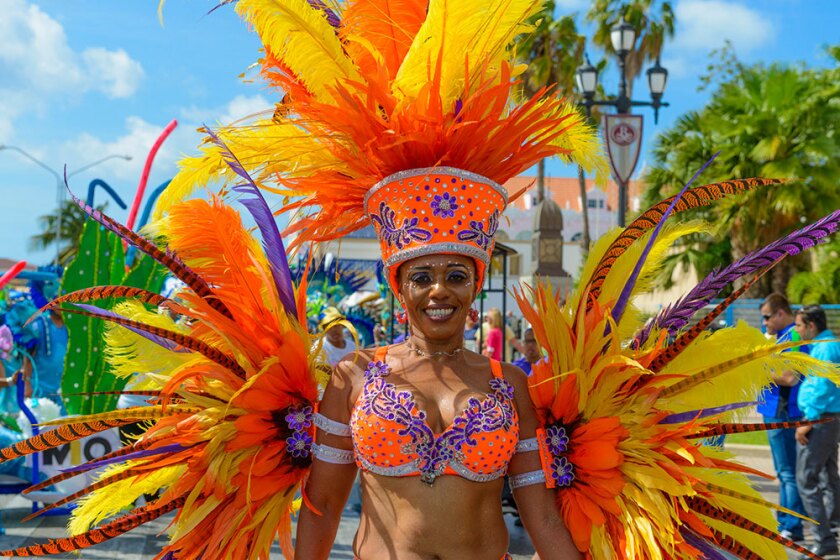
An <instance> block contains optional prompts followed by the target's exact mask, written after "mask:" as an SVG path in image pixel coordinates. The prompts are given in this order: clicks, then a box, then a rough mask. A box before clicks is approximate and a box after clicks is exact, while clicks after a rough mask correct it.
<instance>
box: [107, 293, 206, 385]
mask: <svg viewBox="0 0 840 560" xmlns="http://www.w3.org/2000/svg"><path fill="white" fill-rule="evenodd" d="M114 312H116V313H118V314H120V315H123V316H124V317H128V318H129V319H132V320H134V321H140V322H142V323H145V324H147V325H152V326H154V327H160V328H164V329H168V330H172V331H175V332H180V333H182V334H187V329H186V328H184V327H183V326H181V325H180V324H179V323H176V322H175V321H174V320H173V319H172V317H170V315H169V313H164V312H157V311H149V310H148V309H146V308H145V307H144V306H143V304H142V303H140V302H136V301H125V302H122V303H119V304H117V305H116V306H114ZM106 325H107V326H106V328H105V342H106V344H105V359H106V360H107V361H108V364H109V365H110V366H111V372H112V373H113V374H114V375H116V376H118V377H131V376H133V375H134V374H135V373H136V372H165V373H166V374H167V375H172V373H173V372H174V370H176V369H177V368H179V367H180V366H182V365H184V364H187V363H190V362H192V361H194V360H195V357H196V355H195V354H194V353H192V352H167V351H163V350H162V349H161V347H160V346H158V345H157V344H156V343H154V342H152V341H151V340H149V339H148V338H146V337H144V336H140V335H139V334H137V333H135V332H133V331H130V330H128V329H126V328H123V327H120V326H119V325H116V324H113V323H106ZM148 379H150V380H152V379H154V378H151V377H149V378H148ZM134 388H135V389H141V388H148V389H161V388H162V386H160V385H159V384H157V383H150V384H148V386H147V385H144V386H142V387H141V386H135V387H134Z"/></svg>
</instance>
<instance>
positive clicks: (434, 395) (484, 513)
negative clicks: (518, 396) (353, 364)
mask: <svg viewBox="0 0 840 560" xmlns="http://www.w3.org/2000/svg"><path fill="white" fill-rule="evenodd" d="M381 352H382V351H380V354H379V355H380V356H381V355H382V354H381ZM407 356H408V354H407V352H404V349H403V348H400V347H397V348H396V349H394V350H392V351H391V352H390V353H389V355H388V356H387V359H386V360H385V363H387V366H388V367H387V372H386V375H385V376H383V377H381V378H379V379H375V378H374V377H375V376H371V375H370V372H369V371H368V372H367V373H366V379H365V380H364V381H363V382H362V383H360V384H359V386H358V387H357V388H356V391H355V394H354V402H355V403H356V404H355V406H354V411H353V421H352V422H351V424H352V425H353V430H354V439H355V440H356V441H354V447H355V448H356V455H357V462H359V463H360V465H361V466H362V477H361V478H362V485H363V502H362V519H361V522H360V528H359V533H358V535H357V538H356V544H355V549H356V552H357V554H358V555H359V557H360V558H361V559H362V560H368V559H369V558H400V559H401V560H402V559H403V558H405V559H410V560H414V559H421V558H422V559H431V558H441V559H444V558H464V559H467V560H469V559H472V558H476V559H482V558H489V557H490V556H488V554H490V555H491V556H493V555H496V556H497V557H501V555H502V554H503V553H504V551H505V549H506V546H507V540H508V535H507V530H506V526H505V524H504V520H503V518H502V514H501V498H500V496H501V489H502V480H503V479H502V478H501V476H502V475H503V474H504V470H505V469H506V466H507V462H508V461H509V459H510V456H512V453H513V449H514V448H515V445H516V442H517V441H518V416H517V413H516V410H515V407H514V405H513V398H512V389H510V387H509V385H507V383H506V382H505V381H504V379H503V378H501V370H500V368H498V369H497V372H498V373H497V374H496V375H493V374H491V371H490V370H491V368H490V366H489V363H488V360H487V359H486V358H483V357H481V356H478V355H476V354H472V353H468V352H463V356H459V357H458V359H457V360H456V361H454V362H453V363H451V364H445V363H443V364H442V363H439V362H433V361H431V360H418V359H416V357H415V358H412V359H411V360H407V359H406V357H407ZM372 362H375V360H372ZM406 364H408V368H406ZM368 370H370V368H368ZM494 380H495V381H494ZM372 404H375V406H372ZM402 405H404V406H402ZM406 413H408V414H406ZM392 417H394V418H402V425H403V427H404V428H405V429H404V430H400V424H399V422H397V423H396V424H395V423H394V422H393V421H390V420H391V418H392ZM360 426H362V429H360ZM418 426H422V429H418ZM400 432H402V434H400ZM455 432H457V434H456V433H455ZM412 433H416V434H419V438H418V437H412ZM429 433H431V434H432V436H431V437H433V439H431V438H430V436H429V435H428V434H429ZM423 434H426V435H425V436H424V435H423ZM378 436H381V437H378ZM447 437H448V440H447ZM488 438H489V439H490V440H492V444H491V445H490V446H489V447H488ZM360 439H361V441H360ZM389 440H390V441H389ZM501 440H504V441H501ZM447 441H448V442H449V443H452V442H454V443H455V445H449V444H448V443H447ZM418 443H419V444H420V445H419V446H418ZM429 444H431V445H435V444H439V447H440V449H439V450H438V451H435V452H433V453H432V452H429ZM379 445H382V446H383V447H384V448H386V449H387V448H388V447H389V446H390V448H391V449H390V450H389V451H388V452H387V454H388V455H393V457H392V458H391V459H390V461H388V460H382V459H383V458H382V456H381V455H379V454H376V453H375V452H374V448H377V449H378V447H377V446H379ZM482 446H483V447H482ZM395 447H401V448H402V449H394V448H395ZM447 449H448V450H449V451H446V450H447ZM441 450H443V452H442V453H440V452H439V451H441ZM392 451H395V452H394V453H391V452H392ZM491 453H492V454H493V455H494V457H492V458H491V457H489V456H490V454H491ZM441 455H443V457H444V459H447V458H451V459H452V461H451V462H450V461H444V463H446V464H445V465H441V464H440V462H439V461H438V460H439V459H440V458H441ZM499 456H503V459H500V458H499ZM430 457H431V459H432V460H429V459H430ZM484 458H486V459H487V460H484ZM367 461H373V462H375V463H377V464H379V465H383V466H388V467H392V466H395V465H396V466H399V465H402V468H401V469H400V468H397V469H390V470H388V469H385V470H381V469H380V470H377V469H376V468H374V469H373V470H371V469H370V468H369V467H371V465H370V464H369V463H367ZM436 461H438V462H437V463H436ZM442 466H443V467H446V468H444V469H442V468H441V467H442ZM366 467H368V468H366ZM452 467H455V468H454V469H453V468H452ZM465 467H467V469H466V470H465ZM435 468H436V469H437V470H435ZM373 471H376V472H373ZM409 471H413V472H411V474H409V475H408V476H405V474H408V473H409ZM418 471H420V472H418ZM400 472H401V473H402V474H403V476H399V475H398V473H400ZM458 472H461V473H463V474H465V475H466V476H467V477H469V478H465V477H464V476H460V475H459V474H458ZM383 474H397V475H396V476H393V475H392V476H384V475H383ZM412 474H413V475H412ZM418 474H419V475H423V476H422V478H421V477H420V476H416V475H418ZM470 478H472V479H473V480H470ZM422 480H425V481H426V482H425V483H424V482H423V481H422ZM479 481H480V482H479ZM496 552H498V554H496Z"/></svg>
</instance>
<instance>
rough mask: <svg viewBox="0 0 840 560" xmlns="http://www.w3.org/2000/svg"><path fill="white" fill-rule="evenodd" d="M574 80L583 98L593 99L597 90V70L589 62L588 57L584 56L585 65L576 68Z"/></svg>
mask: <svg viewBox="0 0 840 560" xmlns="http://www.w3.org/2000/svg"><path fill="white" fill-rule="evenodd" d="M575 80H576V81H577V87H578V89H579V90H580V92H581V93H582V94H583V96H584V98H587V99H592V98H593V97H595V90H596V89H598V69H597V68H595V67H594V66H592V63H591V62H589V55H586V63H585V64H582V65H581V66H579V67H578V69H577V72H576V76H575Z"/></svg>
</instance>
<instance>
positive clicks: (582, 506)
mask: <svg viewBox="0 0 840 560" xmlns="http://www.w3.org/2000/svg"><path fill="white" fill-rule="evenodd" d="M775 183H777V181H772V180H763V179H757V180H750V181H735V182H728V183H727V184H726V185H725V186H724V187H723V188H718V187H717V186H715V185H706V186H703V187H698V188H695V189H694V190H693V191H692V190H687V191H686V192H687V193H689V195H688V199H686V200H684V201H682V200H679V199H670V200H668V201H665V202H663V203H661V204H659V205H657V206H655V207H653V208H652V209H651V210H649V211H648V212H646V213H643V214H642V217H641V218H640V219H638V220H636V221H635V222H634V223H633V224H631V226H630V227H629V228H627V229H626V230H624V231H617V232H613V233H612V234H608V235H607V236H605V238H604V239H602V240H601V241H600V242H599V243H598V244H596V245H595V247H594V248H593V251H592V252H591V253H590V255H589V259H588V261H587V263H586V266H585V267H584V269H583V276H582V279H581V282H580V284H579V289H578V291H577V292H575V293H573V294H571V296H570V297H569V298H568V301H567V302H565V303H561V302H560V300H559V299H558V297H559V296H558V295H555V294H553V293H552V289H551V287H550V286H548V285H547V284H544V283H538V284H537V285H536V286H534V287H533V288H525V289H524V290H518V291H517V292H516V297H517V300H518V302H519V305H520V308H521V309H522V312H523V315H524V317H525V319H526V321H528V322H529V323H531V324H532V325H533V328H534V334H535V337H536V338H537V340H538V342H539V343H540V345H541V346H542V348H543V353H544V356H545V358H544V359H543V360H542V361H540V362H538V363H536V364H533V367H532V374H531V376H530V377H529V388H530V392H531V397H532V399H533V401H534V404H535V405H536V407H537V411H538V415H539V417H540V420H541V422H542V424H543V426H544V427H543V430H542V431H538V439H539V444H540V455H541V462H542V464H543V471H544V475H545V478H546V480H547V485H548V486H549V487H552V488H554V489H555V492H556V495H557V507H558V513H559V514H560V515H561V516H562V517H563V520H564V522H565V524H566V526H567V527H568V528H569V530H570V532H571V534H572V537H573V539H574V542H575V544H576V546H577V547H578V549H579V550H580V551H581V552H583V553H587V557H588V558H589V557H591V558H594V559H599V560H600V559H603V560H607V559H614V558H626V559H631V558H674V559H685V560H688V559H701V558H723V557H725V555H724V554H722V553H721V551H723V552H726V553H729V554H732V555H734V556H736V557H739V558H784V557H785V552H784V550H783V547H788V548H791V549H793V550H795V551H798V552H800V553H802V554H805V555H806V556H808V555H810V556H809V557H814V556H813V554H812V553H810V552H809V551H807V550H805V549H804V548H802V547H801V546H799V545H798V544H796V543H794V542H792V541H790V540H788V539H785V538H783V537H781V536H780V535H778V534H777V533H776V529H777V524H776V519H775V517H774V516H773V515H772V514H771V510H772V508H776V509H779V506H777V505H774V504H770V503H768V502H767V501H765V500H764V499H762V498H761V496H760V494H759V493H758V492H757V491H756V490H755V489H754V488H753V487H752V486H751V485H750V482H749V479H748V478H747V476H746V475H747V474H756V475H762V476H767V475H763V473H758V472H755V471H753V470H752V469H749V468H748V467H746V466H743V465H741V464H739V463H737V461H736V460H735V458H734V457H733V456H732V455H731V454H729V453H727V452H726V451H724V450H723V449H722V448H719V447H716V446H715V445H713V444H709V442H708V441H707V438H715V437H718V436H722V435H725V434H727V433H735V432H740V431H747V430H756V429H758V430H763V429H775V428H781V427H791V426H796V425H798V424H807V423H808V422H800V423H797V422H793V423H785V424H783V425H782V424H744V423H742V422H740V421H739V419H740V418H742V416H741V414H740V412H742V411H744V410H746V409H747V407H751V406H754V405H755V404H756V402H755V401H756V400H757V396H758V395H759V394H760V393H761V391H762V390H763V388H764V387H765V386H766V385H768V384H769V383H771V381H772V379H773V376H774V375H775V374H776V373H777V372H780V371H784V370H795V371H798V372H800V373H801V374H807V375H816V376H824V377H827V378H829V379H831V380H832V381H834V382H835V383H838V382H840V375H838V374H840V369H838V365H837V364H830V363H825V362H819V361H816V360H814V359H812V358H810V357H809V356H807V355H805V354H801V353H798V352H789V351H787V350H789V349H790V347H792V346H795V344H796V343H789V344H779V345H777V344H776V343H775V342H770V341H768V340H767V339H766V338H765V337H764V336H763V335H762V334H761V333H760V332H759V331H758V330H756V329H754V328H752V327H749V326H747V325H746V324H744V323H739V324H736V325H733V326H731V327H728V328H725V329H721V330H718V331H716V332H714V333H710V332H708V331H706V330H704V328H705V327H706V326H708V325H709V324H710V323H711V322H712V321H713V320H714V319H715V317H717V316H718V315H719V314H720V313H721V312H722V311H723V310H724V309H725V308H726V306H727V305H729V304H730V303H731V302H732V301H733V300H734V298H736V297H738V295H740V294H742V293H743V292H744V291H745V290H746V288H747V287H749V285H751V284H752V282H754V281H755V279H756V278H758V277H759V276H760V275H761V274H762V273H763V272H764V271H766V270H767V269H768V268H769V267H772V266H773V264H774V263H776V262H777V261H778V260H779V259H780V258H783V257H784V256H786V255H793V254H796V253H798V252H799V251H801V250H802V249H804V248H806V247H810V246H812V245H814V244H815V243H816V242H817V241H818V240H820V239H822V238H823V237H825V236H827V235H829V234H831V233H833V232H834V231H836V229H837V227H838V223H839V222H840V212H834V213H833V214H831V215H829V216H827V217H826V218H823V219H822V220H819V221H818V222H816V223H814V224H812V225H810V226H806V227H805V228H803V229H802V230H800V231H798V232H794V233H793V234H790V235H789V236H786V237H785V238H783V239H780V240H779V241H776V242H774V243H772V244H771V245H769V246H768V247H766V248H764V249H761V250H759V251H756V252H755V253H754V254H752V255H748V256H747V257H744V258H743V259H741V260H739V261H738V262H736V263H734V264H733V265H732V266H730V267H727V268H725V269H722V270H719V271H715V272H714V273H713V274H712V276H711V277H710V278H708V279H705V280H703V281H702V282H701V283H700V285H698V287H697V288H695V289H693V290H691V292H690V293H689V295H688V296H686V298H683V299H681V300H679V301H678V302H677V303H676V304H675V305H674V306H672V307H670V308H667V309H666V310H664V311H663V312H662V313H661V314H660V315H659V316H657V317H655V318H654V319H653V320H652V321H651V322H650V323H649V324H648V325H647V326H645V325H644V324H643V323H642V322H641V319H640V314H639V313H638V312H637V310H636V309H635V307H634V306H633V300H634V299H635V298H636V296H637V295H639V294H642V293H645V292H647V291H649V290H650V289H651V288H652V287H653V286H654V285H655V282H654V280H653V275H654V274H655V271H656V268H657V265H658V264H659V262H660V261H661V259H662V258H663V257H664V255H665V253H666V251H667V249H668V247H669V245H670V244H671V243H673V241H674V240H675V239H677V238H678V237H679V236H680V235H684V234H686V233H690V232H691V231H697V228H698V227H699V226H697V225H696V224H694V225H692V224H688V225H679V226H676V227H675V226H664V224H663V220H665V219H667V217H668V215H669V214H670V213H673V211H674V210H676V211H680V210H682V209H685V208H687V207H691V206H692V205H696V204H698V203H703V204H705V203H708V202H710V201H711V200H710V199H714V198H720V196H722V195H723V194H727V192H724V191H737V190H739V189H740V190H743V189H741V186H743V187H744V188H757V187H759V186H762V185H765V184H775ZM730 184H731V185H732V187H733V188H731V189H730V188H728V185H730ZM707 192H711V193H712V195H711V196H709V197H707V196H705V193H707ZM678 200H679V201H678ZM663 226H664V227H663ZM738 279H743V280H745V281H746V284H745V286H744V287H742V288H739V289H737V290H735V292H734V293H733V295H732V296H730V297H728V298H726V300H725V301H724V302H723V303H721V304H719V305H717V306H716V307H715V308H714V309H713V310H712V311H711V312H708V313H707V315H706V316H705V317H701V319H700V321H699V322H698V323H697V326H691V327H689V324H690V323H689V321H690V319H691V316H692V315H693V314H694V313H695V312H696V311H699V310H700V309H703V308H704V307H705V306H706V304H708V303H709V302H710V301H711V300H712V298H713V297H716V296H717V294H718V293H719V292H720V290H721V289H723V288H724V287H726V286H730V285H731V284H732V283H733V282H734V281H736V280H738ZM799 344H801V342H800V343H799ZM783 511H785V512H786V513H792V512H790V511H787V510H783Z"/></svg>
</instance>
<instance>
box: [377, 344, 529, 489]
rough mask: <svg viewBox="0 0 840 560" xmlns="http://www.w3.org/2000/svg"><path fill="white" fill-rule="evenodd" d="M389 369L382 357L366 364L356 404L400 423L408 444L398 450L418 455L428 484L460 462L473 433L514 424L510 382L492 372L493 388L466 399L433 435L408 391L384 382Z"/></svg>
mask: <svg viewBox="0 0 840 560" xmlns="http://www.w3.org/2000/svg"><path fill="white" fill-rule="evenodd" d="M390 372H391V368H390V366H388V364H386V363H384V362H380V361H377V362H370V364H368V369H367V370H365V388H364V392H363V399H362V403H361V406H362V409H363V410H364V411H365V412H367V413H369V414H374V415H376V416H378V417H380V418H382V419H385V420H390V421H394V422H397V423H398V424H400V425H402V426H404V427H403V429H401V430H399V432H398V433H399V435H401V436H405V435H408V436H410V437H411V443H409V444H407V445H405V446H404V447H403V449H402V452H403V453H406V454H416V455H417V459H416V462H417V469H418V471H419V472H420V479H421V480H422V481H423V482H425V483H427V484H433V483H434V481H435V479H436V478H437V477H438V476H440V475H441V474H443V472H444V471H445V470H446V466H447V465H448V464H449V463H450V462H452V461H453V460H455V461H462V460H463V457H464V454H463V452H462V451H461V449H462V447H463V446H464V445H470V446H473V445H476V444H477V443H478V441H477V440H476V438H475V436H476V435H480V434H482V433H486V432H493V431H496V430H499V429H504V430H508V429H510V428H511V426H512V425H513V417H514V410H513V404H512V400H513V387H512V386H511V385H510V384H509V383H508V382H507V381H505V380H504V379H501V378H496V377H494V378H493V379H491V380H490V388H491V389H492V390H493V393H492V394H488V395H487V396H486V397H485V398H483V399H477V398H475V397H472V398H470V399H469V401H468V403H467V404H468V407H467V408H466V409H465V410H464V411H463V412H462V413H461V414H459V415H458V416H457V417H456V418H455V420H454V422H452V425H451V426H449V427H448V428H446V430H444V432H443V433H442V434H441V435H440V436H439V437H435V434H434V432H432V430H431V428H429V426H428V424H427V423H426V413H425V412H424V411H423V410H420V409H419V407H418V406H417V403H416V402H415V401H414V396H413V395H412V394H411V392H410V391H398V390H397V388H396V387H394V385H392V384H391V383H388V382H387V381H385V379H384V378H385V377H386V376H387V375H388V374H389V373H390Z"/></svg>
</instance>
